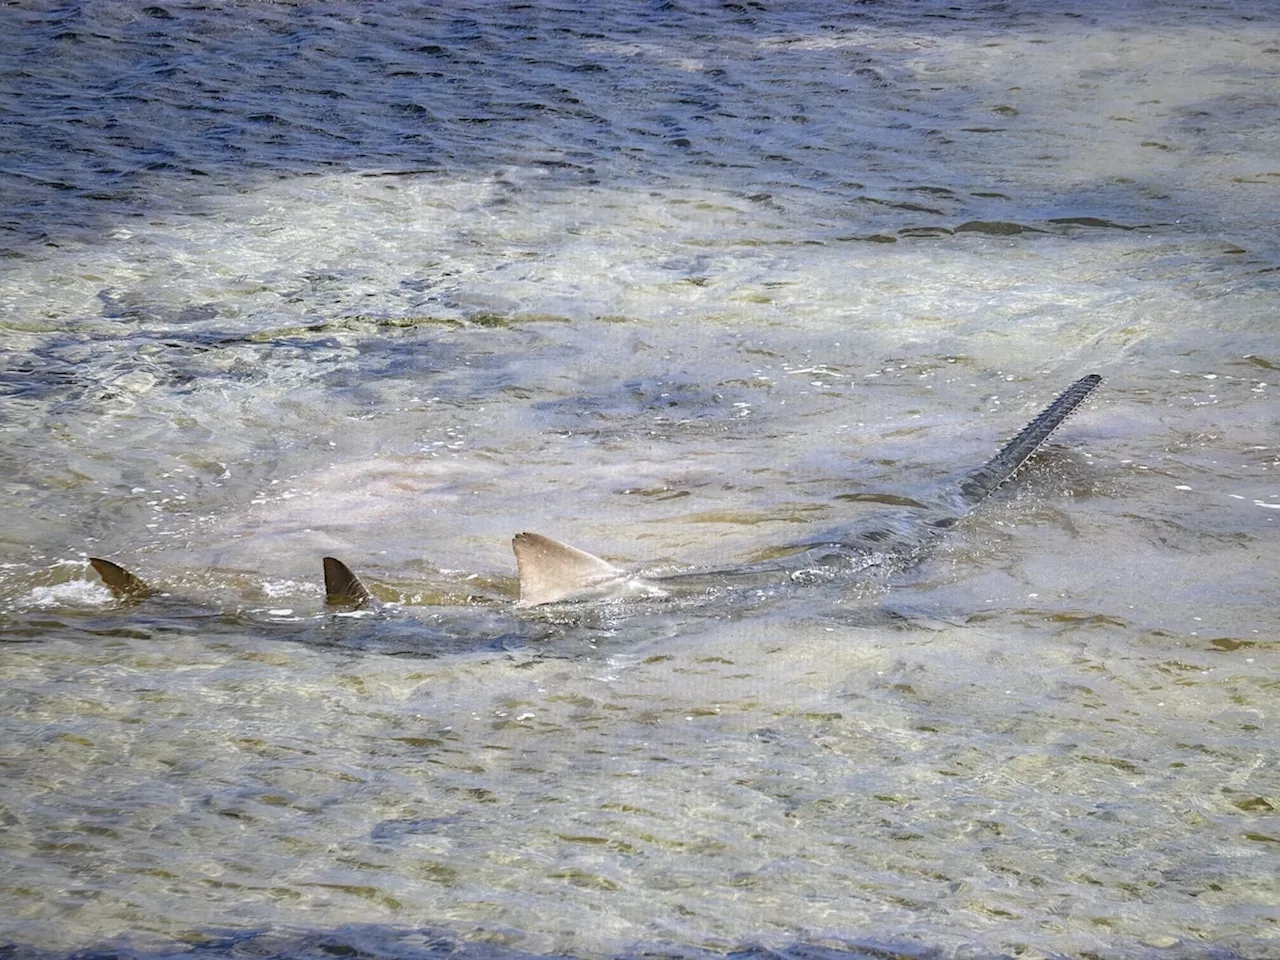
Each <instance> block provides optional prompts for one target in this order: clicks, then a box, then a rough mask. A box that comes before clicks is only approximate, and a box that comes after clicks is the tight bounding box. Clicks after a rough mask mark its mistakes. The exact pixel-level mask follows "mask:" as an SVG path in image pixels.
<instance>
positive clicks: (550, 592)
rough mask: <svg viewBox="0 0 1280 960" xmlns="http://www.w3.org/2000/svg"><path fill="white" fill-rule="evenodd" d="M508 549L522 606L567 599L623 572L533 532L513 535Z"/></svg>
mask: <svg viewBox="0 0 1280 960" xmlns="http://www.w3.org/2000/svg"><path fill="white" fill-rule="evenodd" d="M511 549H513V550H514V551H515V553H516V565H517V566H518V567H519V569H520V606H522V607H536V606H538V605H539V604H543V603H555V602H556V601H557V600H567V599H568V598H570V597H572V596H573V595H574V594H577V593H581V592H582V591H584V590H589V589H590V588H592V587H596V586H599V585H600V584H602V583H607V582H608V581H610V580H616V579H618V578H619V577H622V576H624V575H625V573H626V571H624V570H622V569H620V568H618V567H615V566H614V565H613V564H612V563H609V561H607V560H601V559H600V558H599V557H597V556H594V555H593V554H590V553H587V552H586V551H585V550H579V549H578V548H577V547H571V546H569V545H568V544H566V543H559V542H557V541H555V540H552V539H551V538H550V537H544V536H542V535H540V534H537V533H517V534H516V535H515V536H514V537H512V538H511Z"/></svg>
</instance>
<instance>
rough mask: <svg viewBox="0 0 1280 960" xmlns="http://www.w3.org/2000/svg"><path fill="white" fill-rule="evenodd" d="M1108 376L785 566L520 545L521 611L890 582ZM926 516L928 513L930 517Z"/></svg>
mask: <svg viewBox="0 0 1280 960" xmlns="http://www.w3.org/2000/svg"><path fill="white" fill-rule="evenodd" d="M1101 382H1102V377H1100V376H1099V375H1097V374H1090V375H1088V376H1086V377H1082V378H1081V379H1080V380H1077V381H1076V382H1075V383H1074V384H1072V385H1071V386H1070V387H1069V388H1067V389H1066V390H1065V391H1063V392H1062V393H1061V394H1060V395H1059V396H1058V397H1057V399H1055V400H1054V401H1053V402H1052V403H1051V404H1049V406H1047V407H1046V408H1045V409H1044V410H1043V411H1042V412H1041V413H1040V414H1039V415H1038V416H1036V417H1035V418H1034V419H1033V420H1032V421H1031V422H1030V423H1028V424H1027V426H1026V427H1024V428H1023V430H1022V432H1020V433H1019V434H1018V435H1017V436H1016V437H1014V438H1013V439H1012V440H1010V441H1009V442H1008V443H1006V444H1005V445H1004V446H1003V447H1002V448H1001V449H1000V451H999V452H998V453H997V454H996V455H995V456H994V457H992V458H991V459H990V460H988V461H987V462H986V463H984V464H982V465H981V466H980V467H978V468H976V469H974V470H971V471H969V472H968V473H966V474H964V475H963V476H962V477H961V478H960V479H959V481H958V482H957V483H956V484H955V486H954V488H953V489H951V490H949V491H948V492H947V494H946V495H945V496H944V499H943V501H942V502H941V503H940V504H937V505H933V506H926V505H925V504H918V503H914V502H912V501H904V502H907V503H912V505H913V506H914V507H915V508H916V509H914V510H910V511H883V512H880V513H877V514H875V515H873V516H870V517H867V518H865V519H864V520H862V521H860V522H858V523H855V524H850V525H847V526H845V527H840V528H836V529H834V530H831V531H827V532H825V533H824V534H821V535H819V536H817V537H815V538H811V539H809V540H806V541H803V542H800V543H797V544H794V545H792V546H791V547H789V548H783V549H782V550H780V551H778V553H779V554H781V555H780V556H778V557H777V558H775V559H771V560H767V561H762V562H758V563H749V564H743V565H740V566H733V567H721V568H696V569H689V570H679V571H675V572H660V573H646V572H645V571H643V570H638V571H637V570H628V569H626V568H624V567H619V566H617V565H615V564H613V563H611V562H609V561H607V560H605V559H603V558H601V557H597V556H595V555H594V554H591V553H588V552H587V551H585V550H581V549H579V548H577V547H573V546H570V545H568V544H565V543H559V542H557V541H555V540H552V539H551V538H550V537H545V536H542V535H541V534H537V533H528V532H525V533H519V534H516V536H515V537H514V538H513V539H512V542H511V545H512V549H513V550H514V552H515V556H516V563H517V566H518V568H519V579H520V598H519V600H518V602H517V606H519V607H522V608H530V607H548V606H555V607H565V606H568V605H577V606H583V605H584V604H589V603H590V602H592V601H611V602H613V603H615V604H617V603H626V602H628V601H633V602H635V601H640V602H643V601H659V602H660V601H664V600H667V601H672V600H689V599H697V598H699V597H706V596H716V595H720V594H723V593H725V592H729V591H733V590H741V589H744V588H758V587H760V586H765V585H768V584H770V583H779V582H782V583H786V582H790V583H798V584H803V583H808V582H826V581H831V580H836V579H840V578H845V577H872V576H882V575H884V574H887V573H891V572H893V571H895V570H901V569H903V568H904V567H906V566H909V565H910V564H912V563H913V562H915V561H917V560H918V559H920V557H921V556H922V555H923V553H924V552H925V551H926V550H927V549H928V547H929V546H930V545H931V544H932V542H933V541H934V540H935V539H936V538H937V536H938V535H939V533H940V532H942V531H944V530H946V529H947V528H948V527H951V526H953V525H954V524H955V523H957V522H958V521H959V520H961V519H962V518H963V517H964V516H965V515H966V514H967V513H968V512H969V511H971V510H972V509H973V508H974V507H976V506H977V505H978V504H980V503H981V502H982V501H983V500H985V499H986V498H987V497H989V496H990V495H991V494H992V493H993V492H995V490H996V489H997V488H998V487H1000V486H1001V485H1002V484H1004V483H1005V482H1007V481H1008V480H1010V479H1011V478H1013V477H1014V476H1016V475H1017V473H1018V471H1019V470H1020V469H1021V468H1022V467H1023V466H1024V465H1025V464H1026V463H1027V461H1028V460H1029V459H1030V458H1031V457H1032V456H1033V455H1034V454H1035V452H1036V451H1037V450H1039V449H1040V447H1041V446H1042V445H1043V444H1044V443H1045V441H1046V440H1048V439H1049V436H1050V435H1051V434H1052V433H1053V432H1054V430H1056V429H1057V428H1058V427H1059V426H1060V425H1061V424H1062V423H1063V421H1064V420H1066V419H1067V417H1069V416H1070V415H1071V414H1072V413H1073V412H1074V411H1075V410H1076V408H1077V407H1079V406H1080V404H1081V403H1083V402H1084V400H1085V399H1086V398H1087V397H1088V396H1089V394H1090V393H1092V392H1093V391H1094V389H1095V388H1097V386H1098V384H1100V383H1101ZM921 508H923V509H921ZM324 566H325V589H326V595H327V597H328V601H329V603H330V604H331V605H334V606H346V607H366V606H371V605H373V604H375V603H376V601H375V600H374V598H373V594H372V593H371V592H370V591H369V590H368V589H367V588H366V587H365V586H364V584H362V583H361V582H360V579H359V578H358V577H357V576H356V575H355V574H354V573H353V572H352V571H351V570H350V569H349V568H348V567H347V566H346V565H345V564H343V563H342V562H341V561H339V560H337V559H335V558H333V557H326V558H325V559H324Z"/></svg>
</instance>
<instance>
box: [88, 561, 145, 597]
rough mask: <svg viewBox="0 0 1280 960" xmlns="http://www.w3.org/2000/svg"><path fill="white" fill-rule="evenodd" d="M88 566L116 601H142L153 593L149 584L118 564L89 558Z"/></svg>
mask: <svg viewBox="0 0 1280 960" xmlns="http://www.w3.org/2000/svg"><path fill="white" fill-rule="evenodd" d="M89 566H91V567H93V569H94V571H95V572H96V573H97V574H98V576H99V577H101V578H102V582H103V583H105V584H106V585H107V589H108V590H110V591H111V594H112V596H114V597H115V598H116V599H117V600H142V599H145V598H146V597H149V596H151V594H153V593H155V591H154V590H153V589H152V588H151V586H150V584H148V583H147V582H146V581H145V580H141V579H139V578H138V577H135V576H134V575H133V574H132V573H130V572H129V571H128V570H126V569H125V568H124V567H122V566H120V564H118V563H112V562H111V561H110V560H103V559H102V558H101V557H90V558H89Z"/></svg>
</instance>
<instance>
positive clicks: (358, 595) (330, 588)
mask: <svg viewBox="0 0 1280 960" xmlns="http://www.w3.org/2000/svg"><path fill="white" fill-rule="evenodd" d="M324 602H325V603H327V604H328V605H329V606H331V607H355V608H356V609H360V608H362V607H376V606H377V605H378V601H377V600H375V599H374V596H373V594H371V593H370V592H369V591H368V590H367V589H366V588H365V585H364V584H363V583H361V582H360V578H359V577H357V576H356V575H355V574H354V573H352V572H351V568H350V567H348V566H347V565H346V564H345V563H343V562H342V561H341V560H338V559H336V558H334V557H325V558H324Z"/></svg>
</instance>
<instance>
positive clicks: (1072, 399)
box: [960, 373, 1102, 508]
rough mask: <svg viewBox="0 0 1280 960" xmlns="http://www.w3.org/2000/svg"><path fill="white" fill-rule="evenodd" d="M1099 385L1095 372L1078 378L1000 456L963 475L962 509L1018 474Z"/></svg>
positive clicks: (961, 487)
mask: <svg viewBox="0 0 1280 960" xmlns="http://www.w3.org/2000/svg"><path fill="white" fill-rule="evenodd" d="M1101 382H1102V377H1100V376H1098V374H1096V373H1091V374H1089V375H1088V376H1087V377H1081V378H1080V379H1079V380H1077V381H1076V382H1075V383H1073V384H1072V385H1071V386H1069V387H1068V388H1067V389H1066V390H1064V391H1062V394H1061V395H1060V396H1059V397H1058V399H1057V400H1054V401H1053V403H1051V404H1049V406H1047V407H1045V408H1044V410H1043V411H1042V412H1041V413H1040V415H1039V416H1038V417H1036V418H1035V419H1034V420H1032V421H1031V422H1030V423H1028V424H1027V425H1026V427H1024V428H1023V430H1022V432H1021V433H1020V434H1018V435H1017V436H1016V437H1014V438H1013V439H1012V440H1010V441H1009V442H1008V443H1006V444H1005V445H1004V448H1003V449H1002V450H1001V451H1000V452H999V453H997V454H996V455H995V456H994V457H992V458H991V459H990V460H988V461H987V462H986V463H984V464H983V465H982V466H980V467H979V468H978V469H977V470H974V471H973V472H972V473H970V474H969V475H968V476H966V477H965V478H964V479H963V480H962V481H961V482H960V493H961V496H962V497H963V499H964V505H965V507H966V508H970V507H975V506H977V505H978V504H979V503H981V502H982V501H983V500H985V499H986V498H987V497H989V496H990V495H991V494H992V493H993V492H995V490H996V488H997V487H999V486H1000V484H1002V483H1004V482H1005V481H1006V480H1008V479H1009V478H1011V477H1012V476H1013V475H1014V474H1015V473H1017V472H1018V468H1019V467H1021V466H1022V465H1023V464H1024V463H1026V462H1027V460H1028V458H1030V457H1031V455H1032V454H1034V453H1035V452H1036V451H1037V450H1039V449H1040V445H1041V444H1042V443H1044V442H1045V441H1046V440H1048V439H1049V434H1051V433H1053V431H1054V430H1056V429H1057V428H1058V427H1059V426H1060V425H1061V424H1062V421H1064V420H1066V419H1067V417H1069V416H1071V414H1072V413H1073V412H1074V411H1075V409H1076V407H1078V406H1080V404H1082V403H1083V402H1084V400H1085V398H1086V397H1087V396H1089V394H1091V393H1092V392H1093V390H1094V388H1095V387H1097V386H1098V384H1100V383H1101Z"/></svg>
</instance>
